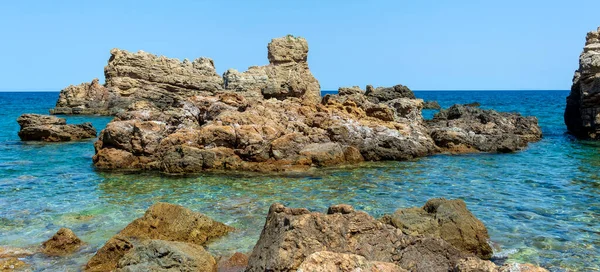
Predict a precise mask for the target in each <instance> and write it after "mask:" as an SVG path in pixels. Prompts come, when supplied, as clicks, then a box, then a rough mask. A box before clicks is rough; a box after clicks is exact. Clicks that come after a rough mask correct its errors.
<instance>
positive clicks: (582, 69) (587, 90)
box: [564, 28, 600, 139]
mask: <svg viewBox="0 0 600 272" xmlns="http://www.w3.org/2000/svg"><path fill="white" fill-rule="evenodd" d="M599 72H600V28H598V30H597V31H592V32H589V33H588V34H587V36H586V41H585V47H584V48H583V52H582V53H581V55H580V56H579V68H578V69H577V71H575V75H574V76H573V85H572V86H571V93H570V94H569V96H568V97H567V106H566V108H565V116H564V118H565V124H566V125H567V129H568V130H569V132H570V133H571V134H573V135H575V136H577V137H579V138H584V139H600V133H599V132H600V73H599Z"/></svg>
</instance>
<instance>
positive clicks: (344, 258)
mask: <svg viewBox="0 0 600 272" xmlns="http://www.w3.org/2000/svg"><path fill="white" fill-rule="evenodd" d="M231 231H235V229H234V228H232V227H230V226H227V225H225V224H223V223H220V222H217V221H214V220H212V219H211V218H209V217H207V216H205V215H203V214H201V213H198V212H194V211H191V210H189V209H186V208H184V207H182V206H178V205H173V204H168V203H156V204H154V205H152V206H151V207H150V208H149V209H148V210H147V211H146V213H145V214H144V215H143V216H142V217H141V218H138V219H136V220H134V221H133V222H131V223H130V224H129V225H127V226H126V227H125V228H124V229H123V230H121V231H120V232H119V233H117V234H116V235H115V236H113V237H112V238H110V239H109V240H108V241H107V242H106V244H105V245H104V246H103V247H101V248H100V249H98V250H97V252H96V254H95V255H94V256H93V257H92V258H91V259H89V260H88V262H87V264H86V265H85V266H84V267H82V270H84V271H229V272H234V271H382V272H383V271H457V272H458V271H461V272H463V271H486V272H487V271H489V272H492V271H547V270H545V269H543V268H540V267H536V266H534V265H530V264H515V263H512V264H501V265H498V264H494V263H493V262H491V261H489V259H490V258H491V257H492V249H491V247H490V246H489V236H488V234H487V230H486V228H485V226H484V225H483V223H482V222H481V221H479V220H478V219H477V218H476V217H475V216H474V215H473V214H471V212H470V211H469V210H468V209H467V207H466V205H465V203H464V202H463V201H462V200H446V199H431V200H429V201H428V202H427V203H426V204H425V205H424V206H423V207H420V208H407V209H399V210H397V211H396V212H395V213H394V214H391V215H385V216H383V217H382V218H380V219H375V218H373V217H371V216H370V215H369V214H367V213H365V212H361V211H356V210H354V208H353V207H352V206H350V205H344V204H341V205H334V206H331V207H329V209H328V210H327V212H326V213H319V212H310V211H309V210H307V209H303V208H288V207H285V206H284V205H282V204H273V205H271V207H270V208H269V212H268V214H267V218H266V221H265V225H264V227H263V230H262V233H261V235H260V238H259V240H258V241H257V243H256V245H255V246H254V249H253V250H252V252H250V253H249V254H248V255H246V254H245V253H236V254H234V255H232V256H222V257H218V256H212V255H211V254H210V253H209V252H207V251H206V250H205V248H204V247H205V246H206V245H208V244H210V242H211V241H214V240H215V239H218V238H219V237H223V236H225V235H227V234H228V233H229V232H231ZM83 244H84V241H81V240H80V239H79V238H78V237H77V236H76V235H75V234H74V233H73V232H72V231H71V230H69V229H66V228H61V229H60V230H59V231H58V232H57V233H56V234H55V235H54V236H53V237H51V238H50V239H49V240H48V241H46V242H44V243H43V245H42V246H41V247H40V248H39V249H38V250H36V251H27V250H21V249H14V248H13V249H9V248H0V268H2V269H7V267H8V268H10V267H12V269H15V270H21V271H28V270H29V269H31V267H29V266H28V264H27V260H28V256H32V255H35V254H38V255H39V254H41V255H42V256H46V258H64V257H68V256H72V255H76V254H78V251H80V250H81V249H80V248H81V246H82V245H83Z"/></svg>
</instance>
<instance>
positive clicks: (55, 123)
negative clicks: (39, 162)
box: [17, 114, 96, 142]
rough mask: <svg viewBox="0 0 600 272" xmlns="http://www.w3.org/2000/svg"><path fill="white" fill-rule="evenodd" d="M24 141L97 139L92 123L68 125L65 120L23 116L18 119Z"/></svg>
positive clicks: (31, 115) (40, 116)
mask: <svg viewBox="0 0 600 272" xmlns="http://www.w3.org/2000/svg"><path fill="white" fill-rule="evenodd" d="M17 122H18V123H19V126H20V127H21V129H20V130H19V138H21V140H22V141H45V142H65V141H72V140H80V139H86V138H94V137H96V129H95V128H94V127H93V126H92V124H91V123H83V124H78V125H67V122H66V120H65V119H63V118H58V117H55V116H44V115H39V114H23V115H21V116H19V118H18V119H17Z"/></svg>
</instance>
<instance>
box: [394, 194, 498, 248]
mask: <svg viewBox="0 0 600 272" xmlns="http://www.w3.org/2000/svg"><path fill="white" fill-rule="evenodd" d="M383 221H386V222H388V223H390V224H391V225H393V226H395V227H397V228H399V229H400V230H402V232H403V233H405V234H408V235H431V236H434V237H440V238H442V239H444V240H445V241H447V242H448V243H450V244H452V245H453V246H455V247H456V248H458V249H460V250H462V251H463V252H465V253H472V254H475V255H477V256H478V257H480V258H482V259H486V260H489V259H490V258H491V257H492V248H491V247H490V245H489V244H488V242H487V241H488V239H489V238H490V237H489V235H488V232H487V229H486V228H485V226H484V225H483V223H482V222H481V221H479V219H477V218H476V217H475V216H474V215H473V214H472V213H471V212H470V211H469V210H468V209H467V206H466V204H465V202H464V201H462V200H460V199H455V200H446V199H443V198H436V199H431V200H429V201H427V203H425V206H423V208H409V209H399V210H397V211H396V212H395V213H394V214H393V215H391V216H384V218H383Z"/></svg>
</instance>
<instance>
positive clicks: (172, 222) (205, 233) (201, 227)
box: [86, 203, 233, 271]
mask: <svg viewBox="0 0 600 272" xmlns="http://www.w3.org/2000/svg"><path fill="white" fill-rule="evenodd" d="M232 230H233V228H231V227H229V226H227V225H225V224H223V223H220V222H217V221H214V220H212V219H210V218H209V217H207V216H205V215H203V214H201V213H197V212H193V211H191V210H189V209H186V208H184V207H182V206H179V205H173V204H169V203H157V204H154V205H152V206H151V207H150V208H148V210H147V211H146V213H145V214H144V216H142V217H141V218H138V219H136V220H134V221H133V222H131V223H130V224H129V225H127V226H126V227H125V229H123V230H122V231H121V232H119V233H118V234H117V235H115V236H114V237H113V238H111V239H110V240H109V241H108V242H107V243H106V244H105V245H104V246H103V247H102V248H100V249H99V250H98V252H96V255H94V256H93V257H92V258H91V259H90V260H89V262H88V263H87V265H86V270H87V271H108V270H114V269H115V268H116V267H117V264H118V263H119V260H121V258H123V256H125V255H126V254H127V253H128V252H130V251H131V250H132V249H134V248H136V247H138V246H140V245H144V241H147V240H164V241H174V242H185V243H190V244H194V245H199V246H201V245H205V244H206V243H208V242H209V241H211V240H212V239H216V238H218V237H221V236H223V235H225V234H227V233H228V232H230V231H232Z"/></svg>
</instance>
